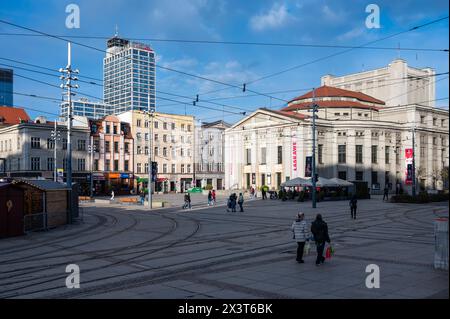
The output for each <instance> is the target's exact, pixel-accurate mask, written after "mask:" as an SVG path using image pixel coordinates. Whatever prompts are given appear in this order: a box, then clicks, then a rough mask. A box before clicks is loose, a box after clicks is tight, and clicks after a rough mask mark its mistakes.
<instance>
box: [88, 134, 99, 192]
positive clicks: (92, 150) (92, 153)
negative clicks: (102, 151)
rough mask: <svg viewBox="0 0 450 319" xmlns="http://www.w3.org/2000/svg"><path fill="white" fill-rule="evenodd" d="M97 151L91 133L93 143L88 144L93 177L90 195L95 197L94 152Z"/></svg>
mask: <svg viewBox="0 0 450 319" xmlns="http://www.w3.org/2000/svg"><path fill="white" fill-rule="evenodd" d="M96 151H97V147H96V146H95V145H94V137H93V136H92V135H91V143H90V144H89V146H88V152H89V155H90V164H91V165H90V166H91V167H90V168H91V178H90V197H91V199H92V198H93V197H94V176H93V175H94V152H96Z"/></svg>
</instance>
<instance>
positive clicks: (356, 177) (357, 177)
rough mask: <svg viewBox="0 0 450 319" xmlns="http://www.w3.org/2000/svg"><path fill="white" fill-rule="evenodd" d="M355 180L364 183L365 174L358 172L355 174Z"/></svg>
mask: <svg viewBox="0 0 450 319" xmlns="http://www.w3.org/2000/svg"><path fill="white" fill-rule="evenodd" d="M355 179H356V180H357V181H362V180H363V179H364V172H362V171H356V173H355Z"/></svg>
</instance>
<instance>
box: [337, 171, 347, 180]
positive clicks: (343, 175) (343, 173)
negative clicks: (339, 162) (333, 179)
mask: <svg viewBox="0 0 450 319" xmlns="http://www.w3.org/2000/svg"><path fill="white" fill-rule="evenodd" d="M338 178H340V179H343V180H347V172H346V171H339V172H338Z"/></svg>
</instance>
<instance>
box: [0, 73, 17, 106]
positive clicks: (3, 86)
mask: <svg viewBox="0 0 450 319" xmlns="http://www.w3.org/2000/svg"><path fill="white" fill-rule="evenodd" d="M13 102H14V99H13V70H12V69H2V68H0V105H5V106H13V105H14V103H13Z"/></svg>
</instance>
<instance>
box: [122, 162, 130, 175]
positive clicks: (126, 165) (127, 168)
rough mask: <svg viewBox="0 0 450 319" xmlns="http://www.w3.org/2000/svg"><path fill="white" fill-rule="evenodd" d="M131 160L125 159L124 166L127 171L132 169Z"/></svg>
mask: <svg viewBox="0 0 450 319" xmlns="http://www.w3.org/2000/svg"><path fill="white" fill-rule="evenodd" d="M129 163H130V162H129V160H125V161H124V168H123V170H124V171H125V172H128V171H129V170H130V169H129V168H130V167H129Z"/></svg>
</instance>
